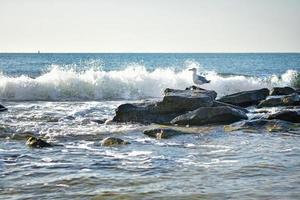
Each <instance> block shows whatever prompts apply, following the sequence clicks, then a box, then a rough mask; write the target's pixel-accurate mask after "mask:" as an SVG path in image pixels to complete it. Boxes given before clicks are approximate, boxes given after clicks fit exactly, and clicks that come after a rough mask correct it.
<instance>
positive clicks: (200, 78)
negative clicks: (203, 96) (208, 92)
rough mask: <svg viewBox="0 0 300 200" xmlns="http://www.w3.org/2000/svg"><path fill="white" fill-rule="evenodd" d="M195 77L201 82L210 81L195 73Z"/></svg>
mask: <svg viewBox="0 0 300 200" xmlns="http://www.w3.org/2000/svg"><path fill="white" fill-rule="evenodd" d="M197 79H198V80H199V81H201V82H203V83H209V82H210V81H209V80H207V79H206V78H205V77H204V76H199V75H197Z"/></svg>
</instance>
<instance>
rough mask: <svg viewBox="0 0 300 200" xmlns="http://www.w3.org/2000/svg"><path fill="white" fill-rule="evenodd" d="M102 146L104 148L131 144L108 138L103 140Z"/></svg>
mask: <svg viewBox="0 0 300 200" xmlns="http://www.w3.org/2000/svg"><path fill="white" fill-rule="evenodd" d="M100 144H101V145H102V146H117V145H123V144H129V142H127V141H124V140H122V139H120V138H115V137H107V138H104V139H103V140H101V142H100Z"/></svg>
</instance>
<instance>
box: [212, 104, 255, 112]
mask: <svg viewBox="0 0 300 200" xmlns="http://www.w3.org/2000/svg"><path fill="white" fill-rule="evenodd" d="M219 106H228V107H231V108H235V109H237V110H241V111H243V112H245V113H249V111H248V110H247V109H246V108H243V107H240V106H236V105H232V104H229V103H224V102H220V101H214V103H213V107H219Z"/></svg>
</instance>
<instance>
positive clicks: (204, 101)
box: [113, 89, 216, 124]
mask: <svg viewBox="0 0 300 200" xmlns="http://www.w3.org/2000/svg"><path fill="white" fill-rule="evenodd" d="M215 97H216V93H215V92H214V91H208V90H174V89H166V90H165V96H164V98H163V100H162V101H160V102H145V103H136V104H123V105H120V106H119V107H118V108H117V110H116V115H115V117H114V118H113V121H114V122H139V123H144V124H149V123H158V124H168V123H169V122H170V121H171V120H172V119H173V118H175V117H176V116H178V115H181V114H183V113H186V112H187V111H191V110H195V109H197V108H199V107H207V106H212V105H213V101H214V99H215Z"/></svg>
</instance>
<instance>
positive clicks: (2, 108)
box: [0, 104, 7, 112]
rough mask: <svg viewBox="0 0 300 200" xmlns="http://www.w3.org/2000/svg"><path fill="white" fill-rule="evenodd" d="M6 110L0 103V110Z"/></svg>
mask: <svg viewBox="0 0 300 200" xmlns="http://www.w3.org/2000/svg"><path fill="white" fill-rule="evenodd" d="M6 110H7V108H5V107H4V106H2V105H1V104H0V112H3V111H6Z"/></svg>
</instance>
